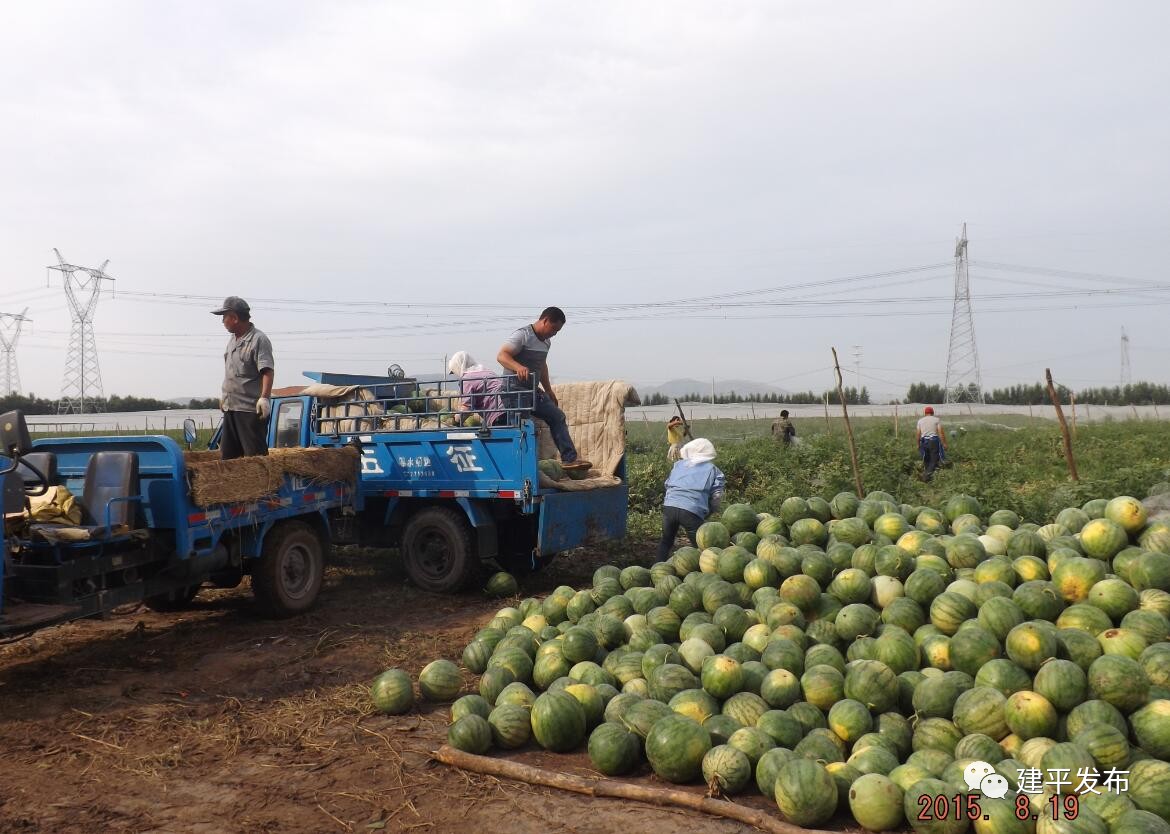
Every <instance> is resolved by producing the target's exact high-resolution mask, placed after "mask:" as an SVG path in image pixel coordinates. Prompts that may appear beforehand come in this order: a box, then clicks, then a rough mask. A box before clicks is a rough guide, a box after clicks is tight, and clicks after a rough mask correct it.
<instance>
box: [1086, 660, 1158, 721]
mask: <svg viewBox="0 0 1170 834" xmlns="http://www.w3.org/2000/svg"><path fill="white" fill-rule="evenodd" d="M1148 691H1149V682H1148V681H1147V680H1146V677H1145V674H1144V673H1143V672H1142V667H1141V665H1140V664H1139V663H1138V662H1137V661H1136V660H1134V659H1133V658H1130V657H1125V656H1124V655H1116V654H1107V655H1102V656H1101V657H1099V658H1097V659H1096V660H1094V661H1093V665H1092V666H1090V667H1089V692H1090V693H1092V695H1093V697H1094V698H1096V699H1100V700H1102V701H1105V702H1106V703H1109V704H1112V705H1113V706H1115V707H1117V709H1119V710H1121V711H1122V712H1124V713H1130V712H1133V711H1134V710H1135V709H1137V708H1138V707H1140V706H1141V705H1142V704H1143V703H1145V701H1146V695H1147V693H1148Z"/></svg>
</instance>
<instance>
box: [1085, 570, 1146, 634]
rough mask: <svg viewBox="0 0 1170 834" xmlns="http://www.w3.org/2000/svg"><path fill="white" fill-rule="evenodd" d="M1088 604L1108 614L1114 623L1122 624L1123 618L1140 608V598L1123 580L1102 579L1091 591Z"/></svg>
mask: <svg viewBox="0 0 1170 834" xmlns="http://www.w3.org/2000/svg"><path fill="white" fill-rule="evenodd" d="M1087 602H1088V603H1089V604H1090V605H1093V606H1096V607H1097V608H1100V609H1101V610H1102V611H1104V612H1105V613H1106V614H1108V615H1109V617H1110V619H1112V620H1113V622H1114V623H1120V622H1121V619H1122V617H1124V616H1125V615H1126V614H1128V613H1129V612H1130V611H1133V610H1135V609H1136V608H1137V607H1138V605H1139V603H1140V597H1139V596H1138V592H1137V591H1136V590H1134V588H1133V587H1132V586H1131V585H1128V584H1127V583H1126V582H1124V581H1123V580H1121V579H1102V580H1101V581H1100V582H1098V583H1097V584H1095V585H1094V586H1093V587H1092V588H1090V589H1089V597H1088V600H1087Z"/></svg>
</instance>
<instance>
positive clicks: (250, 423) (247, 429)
mask: <svg viewBox="0 0 1170 834" xmlns="http://www.w3.org/2000/svg"><path fill="white" fill-rule="evenodd" d="M211 314H212V315H213V316H222V317H223V326H224V329H225V330H227V332H228V333H230V334H231V338H230V339H228V343H227V347H226V348H225V349H224V352H223V392H222V394H221V396H220V401H219V405H220V408H221V409H222V410H223V432H222V434H221V435H220V441H219V449H220V454H221V455H222V457H223V459H224V460H231V459H232V458H240V457H245V456H251V455H267V454H268V416H269V414H270V413H271V411H272V404H271V402H270V400H269V396H270V395H271V393H272V377H273V368H274V366H275V363H274V362H273V360H272V342H270V341H268V337H267V336H265V335H264V334H263V333H261V332H260V330H258V329H257V328H256V325H254V324H252V311H251V308H249V307H248V302H247V301H244V299H242V298H239V297H238V296H234V295H233V296H229V297H227V298H225V299H224V300H223V306H222V307H220V308H219V309H218V310H212V311H211Z"/></svg>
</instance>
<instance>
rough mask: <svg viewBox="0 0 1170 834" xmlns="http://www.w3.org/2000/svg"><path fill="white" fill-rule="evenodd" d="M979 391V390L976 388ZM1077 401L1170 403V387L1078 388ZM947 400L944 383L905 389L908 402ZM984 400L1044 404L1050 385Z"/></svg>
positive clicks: (996, 391)
mask: <svg viewBox="0 0 1170 834" xmlns="http://www.w3.org/2000/svg"><path fill="white" fill-rule="evenodd" d="M973 393H974V394H976V395H977V394H978V389H973ZM1059 393H1060V395H1061V396H1062V397H1063V398H1065V400H1066V401H1067V400H1068V398H1069V395H1070V393H1072V392H1071V391H1070V389H1068V388H1065V387H1064V386H1059ZM1075 393H1076V398H1077V402H1078V403H1085V404H1086V405H1150V404H1155V405H1167V404H1170V386H1168V385H1160V384H1158V383H1154V382H1135V383H1132V384H1130V385H1114V386H1112V387H1110V386H1103V387H1098V388H1083V389H1081V390H1080V391H1076V392H1075ZM945 400H946V389H945V388H944V387H943V386H942V385H936V384H933V383H927V382H915V383H914V384H912V385H911V386H910V389H909V390H908V391H907V392H906V399H905V400H903V402H907V403H941V402H944V401H945ZM984 402H988V403H994V404H996V405H1044V404H1046V403H1048V402H1050V400H1049V398H1048V388H1047V386H1045V385H1042V384H1041V383H1039V382H1036V383H1033V384H1031V385H1009V386H1008V387H1006V388H993V389H991V390H990V391H985V392H984Z"/></svg>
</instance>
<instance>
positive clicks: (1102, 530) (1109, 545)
mask: <svg viewBox="0 0 1170 834" xmlns="http://www.w3.org/2000/svg"><path fill="white" fill-rule="evenodd" d="M1080 535H1081V547H1083V548H1084V550H1085V555H1086V556H1092V557H1093V558H1094V559H1103V560H1108V559H1111V558H1113V556H1115V555H1116V554H1117V553H1119V552H1121V549H1122V548H1123V547H1125V546H1126V545H1127V544H1129V535H1128V534H1127V533H1126V531H1125V528H1124V527H1122V526H1121V525H1120V524H1118V523H1117V522H1116V521H1112V520H1110V519H1108V518H1095V519H1093V520H1092V521H1090V522H1088V523H1087V524H1086V525H1085V526H1084V527H1082V528H1081V533H1080Z"/></svg>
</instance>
